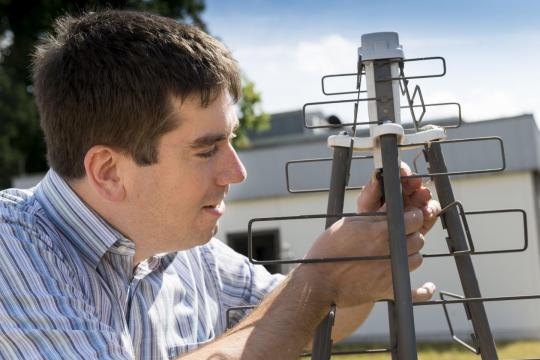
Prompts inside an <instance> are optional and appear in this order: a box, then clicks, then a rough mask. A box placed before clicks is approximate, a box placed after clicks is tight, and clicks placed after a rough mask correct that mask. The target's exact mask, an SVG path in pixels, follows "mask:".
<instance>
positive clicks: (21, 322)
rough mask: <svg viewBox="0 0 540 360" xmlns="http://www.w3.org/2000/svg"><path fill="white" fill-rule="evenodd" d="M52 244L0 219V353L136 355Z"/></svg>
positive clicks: (13, 356)
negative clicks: (102, 318) (101, 315)
mask: <svg viewBox="0 0 540 360" xmlns="http://www.w3.org/2000/svg"><path fill="white" fill-rule="evenodd" d="M47 243H48V241H47V240H46V239H40V237H39V236H38V235H36V234H35V233H33V231H32V229H31V228H29V227H28V226H27V225H26V224H25V225H23V224H20V223H19V224H17V223H6V222H2V219H0V264H1V266H0V334H1V336H0V358H2V359H85V360H88V359H115V360H117V359H118V360H123V359H132V358H133V356H132V355H131V353H130V349H129V348H128V349H126V347H125V346H123V345H122V344H123V343H124V342H123V341H122V336H121V334H119V333H118V331H115V330H114V329H112V328H111V327H110V326H109V325H108V324H105V323H103V322H102V321H100V319H99V317H98V316H97V315H96V314H95V308H94V306H93V305H92V304H91V303H90V301H86V299H85V295H84V292H83V291H82V289H81V286H80V285H78V282H77V281H76V280H74V279H76V278H77V277H76V276H75V274H74V269H72V268H71V267H69V266H67V265H66V263H65V262H63V261H62V259H61V257H60V256H59V255H58V254H55V253H54V252H53V251H51V249H50V248H49V247H48V245H47Z"/></svg>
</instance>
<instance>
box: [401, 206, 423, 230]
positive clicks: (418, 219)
mask: <svg viewBox="0 0 540 360" xmlns="http://www.w3.org/2000/svg"><path fill="white" fill-rule="evenodd" d="M404 219H405V233H406V234H413V233H415V232H417V231H420V229H422V226H423V225H424V215H423V214H422V210H420V209H418V208H412V209H410V210H407V211H405V214H404Z"/></svg>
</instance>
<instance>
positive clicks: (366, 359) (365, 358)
mask: <svg viewBox="0 0 540 360" xmlns="http://www.w3.org/2000/svg"><path fill="white" fill-rule="evenodd" d="M381 347H382V346H369V348H381ZM355 348H356V347H355ZM339 349H340V350H353V348H352V347H351V346H347V347H340V348H339ZM497 353H498V355H499V359H500V360H506V359H540V341H514V342H508V343H500V344H497ZM332 359H333V360H389V359H390V355H389V354H388V353H384V354H370V355H365V354H364V355H340V356H338V355H335V356H333V357H332ZM479 359H481V357H480V356H479V355H476V354H474V353H472V352H470V351H468V350H466V349H465V348H463V347H461V346H459V345H457V344H423V345H419V346H418V360H479Z"/></svg>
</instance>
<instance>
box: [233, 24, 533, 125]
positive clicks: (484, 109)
mask: <svg viewBox="0 0 540 360" xmlns="http://www.w3.org/2000/svg"><path fill="white" fill-rule="evenodd" d="M530 39H531V37H530V36H527V37H526V38H518V39H515V38H512V37H511V36H506V37H501V38H499V39H498V42H497V43H495V44H492V46H491V45H490V46H487V45H485V44H484V45H483V44H482V43H481V42H480V41H479V39H478V38H474V37H471V38H470V39H468V38H445V39H442V40H441V39H439V41H436V39H433V38H431V37H429V36H426V37H424V38H422V37H418V36H417V37H412V36H403V37H402V41H401V42H402V43H403V46H404V49H405V54H406V55H408V56H409V57H416V56H431V55H441V56H444V57H445V58H446V59H447V66H448V73H447V75H446V76H445V77H443V78H435V79H423V80H420V81H418V83H419V84H420V85H421V86H422V90H423V94H424V98H425V100H426V102H443V101H457V102H459V103H461V104H462V106H463V117H464V118H465V119H467V120H481V119H489V118H496V117H503V116H512V115H517V114H522V113H525V112H532V113H535V115H536V118H537V120H540V102H539V101H538V100H537V98H538V97H537V95H536V94H537V90H536V86H537V85H536V84H538V83H539V82H540V72H539V71H537V69H538V66H537V64H536V62H535V59H538V58H539V57H540V48H539V47H538V45H535V46H532V47H531V45H530V44H533V43H531V42H529V41H528V40H530ZM272 40H274V39H272ZM523 43H528V44H529V47H528V48H529V51H528V53H529V56H526V57H523V56H514V55H515V54H519V53H520V49H522V48H523ZM357 46H358V44H356V43H355V42H353V41H351V40H350V39H347V38H346V37H344V36H341V35H339V34H334V35H327V36H323V37H319V38H316V39H312V40H305V39H304V40H301V41H298V42H296V43H295V42H292V41H291V42H289V43H287V44H284V43H275V42H272V41H268V42H267V43H261V44H260V45H257V46H249V47H246V46H244V47H239V48H237V49H236V50H233V52H234V55H235V56H236V57H237V59H238V60H239V62H240V65H241V67H242V69H243V70H244V71H245V72H246V74H247V76H248V77H249V78H251V79H253V80H254V81H255V83H256V86H257V88H258V89H259V90H260V91H261V92H262V95H263V100H264V102H263V105H264V109H265V110H266V111H269V112H278V111H284V110H291V109H299V108H301V107H302V105H303V104H304V103H306V102H312V101H324V100H328V99H329V98H328V97H325V96H323V95H322V93H321V86H320V79H321V76H323V75H326V74H331V73H341V72H354V71H355V67H356V51H357ZM408 50H409V51H408ZM422 66H424V65H422ZM426 69H428V70H426ZM429 69H430V67H429V65H427V64H426V65H425V68H421V70H426V71H431V70H429ZM434 71H437V70H434ZM437 115H440V116H448V113H447V112H444V111H440V110H437V109H433V110H432V111H431V116H433V117H436V116H437Z"/></svg>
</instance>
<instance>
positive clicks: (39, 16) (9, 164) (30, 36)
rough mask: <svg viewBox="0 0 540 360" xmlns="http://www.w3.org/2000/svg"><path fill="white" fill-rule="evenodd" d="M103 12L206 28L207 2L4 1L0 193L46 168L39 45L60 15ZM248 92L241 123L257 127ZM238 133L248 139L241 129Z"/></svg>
mask: <svg viewBox="0 0 540 360" xmlns="http://www.w3.org/2000/svg"><path fill="white" fill-rule="evenodd" d="M102 8H109V9H134V10H143V11H150V12H154V13H158V14H161V15H164V16H168V17H173V18H176V19H180V20H182V21H186V22H189V23H192V24H195V25H197V26H199V27H200V28H201V29H203V30H206V25H205V23H204V22H203V21H202V19H201V17H200V15H201V13H202V12H203V11H204V8H205V5H204V0H76V1H67V0H41V1H19V0H0V189H2V188H5V187H7V186H9V185H10V178H11V177H13V176H14V175H18V174H20V173H32V172H44V171H46V170H47V162H46V159H45V144H44V140H43V134H42V132H41V129H40V128H39V120H38V113H37V109H36V106H35V103H34V100H33V97H32V80H31V74H30V54H31V52H32V51H33V48H34V45H35V43H36V41H37V40H38V38H39V37H40V36H41V35H42V34H43V33H45V32H47V31H50V30H51V27H52V24H53V21H54V19H55V18H57V17H58V16H61V15H63V14H66V13H70V14H78V13H81V12H83V11H86V10H98V9H102ZM244 91H245V94H246V96H245V100H243V101H242V105H241V108H242V109H245V111H247V115H246V116H242V118H245V120H244V122H243V123H242V124H246V125H245V126H247V127H250V126H253V127H254V128H257V127H258V126H260V125H259V123H261V122H264V119H265V116H266V115H264V114H263V115H257V113H256V110H255V108H256V105H257V103H259V102H260V95H259V94H257V93H256V92H255V91H254V90H253V84H252V83H249V82H248V83H247V84H246V87H245V88H244ZM242 111H243V110H242ZM266 117H267V116H266ZM240 133H241V134H242V135H241V137H240V138H242V139H245V136H244V134H245V132H244V130H243V129H241V130H240ZM243 141H246V140H243Z"/></svg>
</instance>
